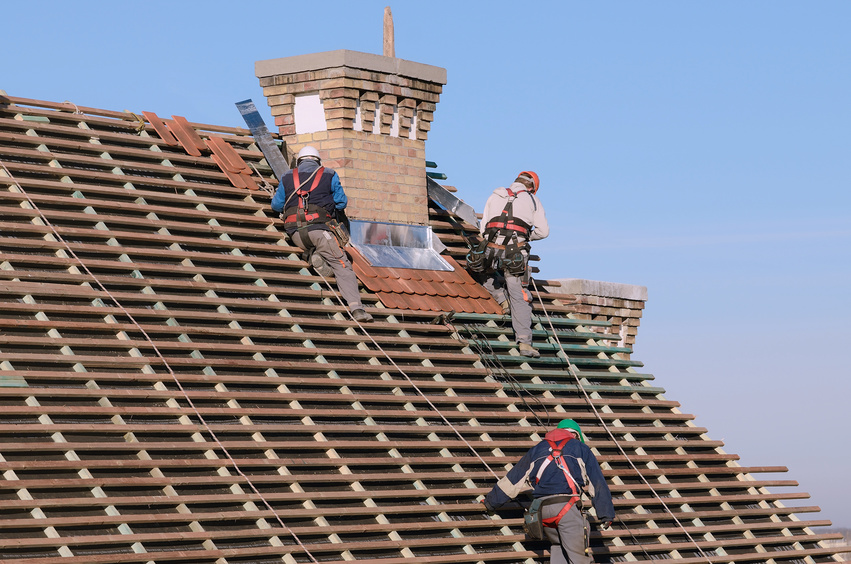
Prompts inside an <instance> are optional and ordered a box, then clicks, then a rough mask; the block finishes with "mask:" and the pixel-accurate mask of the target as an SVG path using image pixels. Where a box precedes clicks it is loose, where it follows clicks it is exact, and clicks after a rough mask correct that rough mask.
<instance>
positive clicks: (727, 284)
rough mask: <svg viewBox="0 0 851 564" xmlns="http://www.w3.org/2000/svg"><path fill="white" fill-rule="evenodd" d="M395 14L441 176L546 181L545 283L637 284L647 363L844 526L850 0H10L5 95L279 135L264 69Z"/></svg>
mask: <svg viewBox="0 0 851 564" xmlns="http://www.w3.org/2000/svg"><path fill="white" fill-rule="evenodd" d="M386 5H390V6H391V8H392V10H393V15H394V20H395V29H396V55H397V57H399V58H403V59H408V60H412V61H416V62H420V63H426V64H431V65H435V66H439V67H444V68H446V69H447V72H448V84H447V85H446V87H445V88H444V91H443V94H442V95H441V100H440V103H439V104H438V106H437V111H436V112H435V121H434V123H433V125H432V130H431V133H430V134H429V139H428V142H427V144H426V153H427V158H428V159H430V160H433V161H436V162H437V163H438V164H439V167H440V170H441V171H442V172H444V173H446V174H447V175H448V176H449V179H448V180H447V183H449V184H453V185H455V186H457V187H458V188H459V190H460V195H461V197H463V198H464V199H465V200H467V201H468V202H469V203H470V204H471V205H473V206H474V207H475V208H476V209H478V210H481V209H482V207H483V204H484V200H485V199H486V197H487V195H488V194H489V193H490V191H491V190H493V188H495V187H496V186H501V185H506V184H507V183H509V182H510V181H511V180H512V179H513V178H514V176H515V175H516V173H517V172H519V171H520V170H524V169H532V170H534V171H536V172H538V174H539V175H540V177H541V189H540V192H539V195H540V196H541V198H542V200H543V202H544V204H545V207H546V210H547V216H548V218H549V220H550V224H551V225H552V230H551V235H550V237H549V239H547V240H546V241H542V242H540V243H538V244H536V245H535V246H534V252H535V253H536V254H539V255H541V256H542V258H543V260H542V262H541V263H540V266H541V277H543V278H551V279H555V278H588V279H593V280H604V281H611V282H623V283H629V284H640V285H644V286H647V287H648V290H649V295H650V299H649V301H648V303H647V308H646V310H645V315H644V318H643V320H642V324H641V328H640V330H639V333H638V341H637V344H636V350H635V354H634V356H633V358H636V359H638V360H642V361H644V363H645V365H646V371H647V372H650V373H653V374H655V376H656V384H658V385H660V386H662V387H664V388H665V389H666V390H667V394H666V395H667V397H668V398H669V399H674V400H677V401H679V402H681V403H682V405H683V407H682V410H683V411H685V412H687V413H694V414H697V419H696V423H697V424H698V425H701V426H706V427H708V428H709V436H710V437H711V438H713V439H722V440H724V441H725V442H726V447H725V449H726V450H727V451H728V452H734V453H737V454H739V455H741V462H742V463H743V464H746V465H785V466H787V467H788V468H789V469H790V471H789V473H787V474H785V475H783V476H779V477H782V478H787V479H796V480H798V481H799V482H800V488H799V489H800V490H804V491H808V492H810V493H811V494H812V499H810V500H806V501H803V502H801V503H803V504H806V505H810V504H814V505H820V506H821V507H822V509H823V512H822V514H821V516H822V517H823V518H827V519H831V520H832V521H833V522H834V525H835V526H844V527H851V487H849V485H848V480H849V476H851V446H849V443H851V441H849V430H851V415H849V413H851V410H849V398H851V383H849V376H851V369H849V368H848V364H846V362H847V359H848V356H849V355H848V353H849V349H850V348H851V347H849V328H851V250H849V249H851V185H850V184H849V180H851V73H849V69H851V39H849V31H848V30H849V24H851V3H849V2H847V1H836V0H833V1H831V0H822V1H820V2H789V1H783V0H779V1H778V0H772V1H750V2H738V1H713V2H708V1H703V2H698V1H694V2H674V1H643V2H627V1H621V2H602V1H601V2H580V1H576V0H570V1H553V2H504V1H493V0H492V1H488V2H461V1H457V0H456V1H452V2H448V1H443V0H432V1H429V2H411V1H396V2H392V1H391V0H383V1H381V2H376V1H372V0H359V1H324V2H313V1H301V2H292V1H280V0H278V1H261V0H255V1H251V2H240V3H236V2H224V1H215V0H208V1H203V2H200V1H198V2H195V1H188V0H183V1H180V0H169V1H162V0H146V1H144V2H142V1H131V0H125V1H114V0H110V1H87V0H76V1H73V2H60V1H59V0H57V1H53V2H50V1H44V0H29V1H27V2H12V1H11V0H7V1H5V2H3V6H2V14H3V16H2V17H3V21H4V25H3V33H2V36H0V53H2V58H0V89H4V90H6V91H7V92H8V93H9V94H10V95H14V96H21V97H27V98H36V99H43V100H50V101H56V102H61V101H64V100H70V101H72V102H74V103H76V104H78V105H81V106H93V107H99V108H105V109H112V110H123V109H129V110H132V111H134V112H137V113H138V112H141V111H143V110H147V111H153V112H156V113H157V114H159V115H161V116H170V115H173V114H177V115H182V116H185V117H186V118H188V119H189V120H190V121H198V122H203V123H214V124H221V125H240V126H241V125H243V122H242V120H241V118H240V116H239V113H238V112H237V111H236V109H235V107H234V102H236V101H239V100H243V99H245V98H253V99H254V101H255V103H256V105H257V106H258V108H259V109H260V110H261V112H262V113H263V114H264V116H265V118H266V121H267V124H270V125H271V123H272V120H271V116H270V114H269V110H268V107H267V106H266V104H265V101H264V99H263V95H262V91H261V89H260V87H259V84H258V81H257V79H256V77H255V76H254V61H257V60H264V59H274V58H278V57H287V56H292V55H301V54H306V53H314V52H320V51H330V50H335V49H350V50H354V51H363V52H368V53H379V54H380V53H381V51H382V18H383V9H384V6H386ZM238 6H239V7H238ZM757 477H758V478H759V477H760V476H757ZM772 491H775V492H784V491H787V490H786V489H785V488H774V489H772ZM790 505H794V503H790ZM802 517H804V518H806V517H807V515H806V514H802Z"/></svg>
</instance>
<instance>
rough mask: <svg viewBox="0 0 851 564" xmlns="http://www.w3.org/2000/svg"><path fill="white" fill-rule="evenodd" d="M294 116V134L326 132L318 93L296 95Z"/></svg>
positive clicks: (323, 109)
mask: <svg viewBox="0 0 851 564" xmlns="http://www.w3.org/2000/svg"><path fill="white" fill-rule="evenodd" d="M294 114H295V116H294V117H295V132H296V133H315V132H317V131H327V130H328V126H327V125H326V124H325V108H323V107H322V100H320V99H319V93H318V92H317V93H315V94H299V95H297V96H296V97H295V108H294Z"/></svg>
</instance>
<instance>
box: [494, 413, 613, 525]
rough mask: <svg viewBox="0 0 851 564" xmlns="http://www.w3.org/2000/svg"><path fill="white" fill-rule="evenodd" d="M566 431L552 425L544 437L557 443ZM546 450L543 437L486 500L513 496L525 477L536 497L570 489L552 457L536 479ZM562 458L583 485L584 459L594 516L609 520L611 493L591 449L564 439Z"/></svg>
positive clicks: (498, 500)
mask: <svg viewBox="0 0 851 564" xmlns="http://www.w3.org/2000/svg"><path fill="white" fill-rule="evenodd" d="M569 434H570V433H569V432H568V431H565V430H564V429H555V430H553V431H550V432H549V433H547V435H546V438H548V439H552V440H554V441H556V443H559V442H560V441H561V440H563V439H564V438H566V437H567V436H568V435H569ZM549 454H550V444H549V443H548V442H547V441H546V440H543V441H541V442H540V443H538V444H537V445H535V446H533V447H532V448H531V449H529V451H528V452H527V453H526V454H525V455H524V456H523V458H521V459H520V461H519V462H518V463H517V464H515V465H514V467H513V468H512V469H511V470H509V471H508V473H507V474H506V475H505V477H504V478H503V479H502V480H500V481H499V482H498V483H497V484H496V485H495V486H494V487H493V489H492V490H491V491H490V492H489V493H488V495H486V496H485V504H486V505H489V506H490V507H492V508H498V507H500V506H501V505H504V504H505V503H507V502H508V501H509V500H511V499H514V497H516V496H517V494H519V493H520V492H521V491H522V490H523V489H526V488H525V487H524V485H525V482H526V481H527V480H528V482H529V483H530V484H531V485H532V487H533V491H532V496H533V497H536V498H537V497H545V496H548V495H557V494H569V493H571V488H570V485H569V484H568V482H567V478H566V477H565V475H564V472H562V470H561V469H560V468H559V467H558V466H557V465H556V463H555V462H554V461H553V462H550V464H549V465H548V466H547V467H546V468H545V470H544V472H543V474H542V475H541V480H540V482H537V483H536V477H537V474H538V471H539V470H540V468H541V466H542V465H543V464H544V461H545V460H546V459H547V457H548V456H549ZM562 460H564V462H565V463H566V465H567V469H568V471H569V472H570V475H571V476H572V477H573V479H574V480H576V482H577V483H578V484H579V485H580V486H585V485H586V484H585V479H584V477H583V472H582V467H581V466H582V465H581V464H580V462H579V461H580V460H581V461H582V462H583V463H584V466H585V474H587V477H588V481H590V482H591V485H592V486H593V487H594V496H593V497H592V498H591V499H592V503H593V505H594V509H595V510H596V512H597V518H598V519H600V520H601V521H612V520H613V519H614V518H615V506H614V505H613V504H612V494H611V492H610V491H609V486H608V485H607V484H606V479H605V478H604V477H603V472H602V470H600V464H599V463H598V462H597V458H596V457H595V456H594V453H593V452H591V449H590V448H588V446H586V445H585V443H583V442H582V441H580V440H578V439H571V440H569V441H567V443H566V444H565V446H564V448H563V450H562Z"/></svg>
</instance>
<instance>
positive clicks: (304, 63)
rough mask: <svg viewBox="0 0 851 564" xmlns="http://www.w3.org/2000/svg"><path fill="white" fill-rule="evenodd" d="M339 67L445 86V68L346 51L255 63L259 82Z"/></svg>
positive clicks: (255, 71) (340, 50)
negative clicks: (261, 79)
mask: <svg viewBox="0 0 851 564" xmlns="http://www.w3.org/2000/svg"><path fill="white" fill-rule="evenodd" d="M338 67H351V68H357V69H362V70H367V71H372V72H382V73H386V74H392V75H399V76H404V77H408V78H413V79H416V80H423V81H426V82H433V83H437V84H446V69H444V68H441V67H435V66H432V65H426V64H423V63H415V62H413V61H407V60H405V59H398V58H396V57H385V56H384V55H374V54H372V53H361V52H359V51H349V50H347V49H338V50H336V51H325V52H323V53H311V54H308V55H296V56H293V57H283V58H280V59H267V60H265V61H257V62H255V63H254V74H255V75H256V76H257V78H266V77H270V76H277V75H287V74H295V73H300V72H307V71H315V70H319V69H327V68H338Z"/></svg>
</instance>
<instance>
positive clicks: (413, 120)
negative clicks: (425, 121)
mask: <svg viewBox="0 0 851 564" xmlns="http://www.w3.org/2000/svg"><path fill="white" fill-rule="evenodd" d="M416 138H417V114H416V112H414V117H412V118H411V129H409V130H408V139H416Z"/></svg>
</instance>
